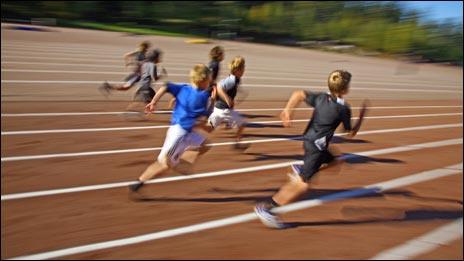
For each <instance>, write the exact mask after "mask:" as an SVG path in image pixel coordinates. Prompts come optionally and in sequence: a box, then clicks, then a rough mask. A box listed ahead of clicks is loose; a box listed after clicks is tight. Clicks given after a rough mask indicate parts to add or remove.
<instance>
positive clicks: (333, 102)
mask: <svg viewBox="0 0 464 261" xmlns="http://www.w3.org/2000/svg"><path fill="white" fill-rule="evenodd" d="M305 93H306V99H305V102H306V103H307V104H308V105H309V106H311V107H314V112H313V116H312V118H311V121H310V122H309V123H308V126H307V127H306V130H305V132H304V136H303V137H304V139H306V140H309V141H312V142H315V144H316V146H317V147H318V148H319V149H320V150H324V149H327V146H328V144H329V142H330V140H331V139H332V137H333V135H334V133H335V130H336V129H337V127H338V125H339V124H340V123H343V127H344V128H345V130H347V131H350V130H351V108H350V106H349V105H346V104H344V101H343V100H341V99H338V98H336V97H333V96H331V95H330V94H328V93H321V92H318V93H315V92H305ZM318 144H319V145H320V146H318Z"/></svg>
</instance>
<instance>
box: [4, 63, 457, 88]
mask: <svg viewBox="0 0 464 261" xmlns="http://www.w3.org/2000/svg"><path fill="white" fill-rule="evenodd" d="M188 70H189V69H188V68H186V69H185V70H184V71H185V72H186V73H184V74H172V73H169V75H170V76H185V77H187V76H188V75H187V73H188ZM2 72H31V73H54V74H55V73H62V74H98V75H101V74H110V75H127V74H128V72H125V71H118V72H108V71H78V70H68V71H66V70H31V69H2ZM248 73H249V72H247V76H246V78H247V79H260V80H285V81H297V82H318V83H322V82H325V81H322V80H312V79H310V78H296V77H291V78H285V77H271V76H263V77H259V76H250V75H249V74H248ZM353 83H356V84H358V83H359V84H370V85H385V83H382V82H379V81H366V80H362V81H355V82H353ZM388 85H396V86H419V87H427V86H432V87H437V85H438V84H432V85H431V84H430V83H413V82H389V83H388ZM439 85H440V86H442V87H451V88H452V87H456V85H454V86H450V85H447V86H445V85H442V84H439ZM451 90H459V89H458V88H452V89H451Z"/></svg>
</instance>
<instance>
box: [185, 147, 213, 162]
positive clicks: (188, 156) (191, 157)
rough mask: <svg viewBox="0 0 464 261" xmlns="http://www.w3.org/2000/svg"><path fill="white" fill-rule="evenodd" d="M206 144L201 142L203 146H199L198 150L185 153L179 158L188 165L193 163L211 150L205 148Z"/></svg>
mask: <svg viewBox="0 0 464 261" xmlns="http://www.w3.org/2000/svg"><path fill="white" fill-rule="evenodd" d="M207 142H208V141H205V142H203V144H201V146H200V148H199V149H197V150H187V151H185V152H184V153H183V154H182V156H181V157H180V158H181V159H182V160H184V161H186V162H188V163H190V164H193V163H195V161H196V160H197V159H198V157H199V156H200V155H203V154H205V153H206V152H207V151H209V150H210V149H211V146H207Z"/></svg>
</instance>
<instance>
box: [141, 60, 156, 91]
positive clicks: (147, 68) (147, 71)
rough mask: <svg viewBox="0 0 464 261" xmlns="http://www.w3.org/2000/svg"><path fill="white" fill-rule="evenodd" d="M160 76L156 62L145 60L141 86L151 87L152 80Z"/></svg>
mask: <svg viewBox="0 0 464 261" xmlns="http://www.w3.org/2000/svg"><path fill="white" fill-rule="evenodd" d="M158 78H159V76H158V71H157V69H156V64H155V63H153V62H145V63H143V65H142V75H141V79H140V86H141V87H142V88H147V87H148V88H150V87H151V82H152V80H153V79H154V80H157V79H158Z"/></svg>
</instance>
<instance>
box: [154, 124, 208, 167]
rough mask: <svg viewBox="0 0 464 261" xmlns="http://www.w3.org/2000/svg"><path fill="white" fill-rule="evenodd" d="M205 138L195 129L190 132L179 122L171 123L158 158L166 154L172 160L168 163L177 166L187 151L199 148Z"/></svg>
mask: <svg viewBox="0 0 464 261" xmlns="http://www.w3.org/2000/svg"><path fill="white" fill-rule="evenodd" d="M205 140H206V139H205V137H203V136H202V135H200V134H198V133H196V132H193V131H191V132H188V131H186V130H185V129H183V128H182V127H181V126H180V125H179V124H176V125H171V126H170V127H169V129H168V131H167V132H166V139H165V140H164V144H163V148H162V149H161V152H160V154H159V155H158V160H159V161H161V160H162V159H163V158H164V157H165V156H166V157H167V158H168V160H169V161H170V162H168V164H170V166H175V165H177V164H178V163H179V158H180V156H182V154H183V153H184V152H185V151H187V150H194V149H198V148H199V147H200V146H201V144H203V142H205Z"/></svg>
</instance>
